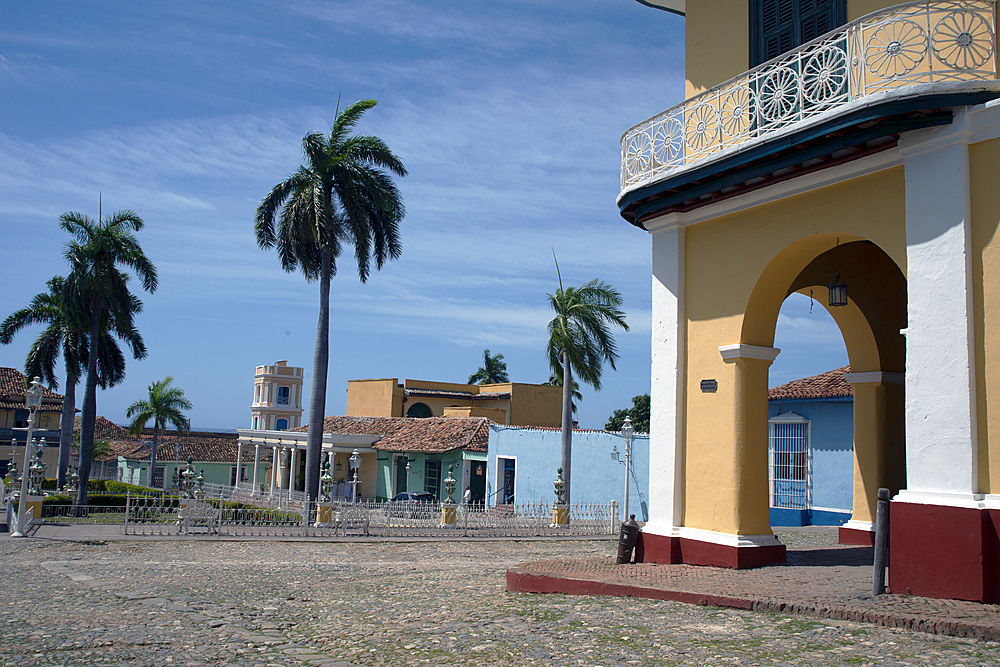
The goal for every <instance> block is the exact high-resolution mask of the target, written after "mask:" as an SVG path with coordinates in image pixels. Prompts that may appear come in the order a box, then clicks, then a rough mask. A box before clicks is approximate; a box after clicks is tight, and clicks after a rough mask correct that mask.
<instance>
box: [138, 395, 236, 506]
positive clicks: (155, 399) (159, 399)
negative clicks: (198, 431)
mask: <svg viewBox="0 0 1000 667" xmlns="http://www.w3.org/2000/svg"><path fill="white" fill-rule="evenodd" d="M173 381H174V379H173V378H172V377H170V376H169V375H168V376H167V377H166V378H164V379H162V380H158V381H156V382H153V384H151V385H149V387H147V390H148V391H149V396H147V397H146V399H145V400H140V401H135V402H134V403H132V405H130V406H128V410H126V411H125V416H126V417H128V418H129V419H131V420H132V421H131V423H129V425H128V428H129V431H131V432H132V434H133V435H135V436H136V437H140V436H142V430H143V429H144V428H146V422H148V421H149V420H150V419H152V420H153V447H152V449H150V451H149V472H148V473H147V474H146V486H148V487H150V488H152V487H153V472H154V471H155V470H156V448H157V446H158V445H159V444H160V430H161V429H162V428H163V427H165V426H166V425H167V423H168V422H169V423H171V424H173V425H174V428H176V429H177V430H178V431H187V430H188V429H189V428H190V422H189V421H188V419H187V417H185V416H184V415H183V414H182V413H181V411H182V410H190V409H192V408H193V407H194V406H193V405H191V401H189V400H188V399H187V398H185V396H184V390H183V389H181V388H180V387H172V386H171V384H172V383H173ZM236 465H239V462H237V464H236Z"/></svg>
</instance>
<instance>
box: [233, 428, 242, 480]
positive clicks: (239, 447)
mask: <svg viewBox="0 0 1000 667" xmlns="http://www.w3.org/2000/svg"><path fill="white" fill-rule="evenodd" d="M241 465H243V441H242V440H237V441H236V484H234V485H233V486H234V487H235V488H236V490H237V491H238V490H239V488H240V466H241Z"/></svg>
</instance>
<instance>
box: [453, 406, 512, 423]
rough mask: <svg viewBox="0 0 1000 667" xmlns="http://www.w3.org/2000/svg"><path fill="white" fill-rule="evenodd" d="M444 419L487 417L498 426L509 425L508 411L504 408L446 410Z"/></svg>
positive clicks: (477, 407)
mask: <svg viewBox="0 0 1000 667" xmlns="http://www.w3.org/2000/svg"><path fill="white" fill-rule="evenodd" d="M442 416H443V417H486V418H487V419H489V420H491V421H494V422H496V423H497V424H506V423H507V411H506V410H504V409H503V408H484V407H479V406H476V407H465V408H457V407H456V408H445V409H444V410H443V414H442Z"/></svg>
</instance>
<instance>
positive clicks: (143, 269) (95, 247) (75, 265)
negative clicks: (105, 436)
mask: <svg viewBox="0 0 1000 667" xmlns="http://www.w3.org/2000/svg"><path fill="white" fill-rule="evenodd" d="M59 221H60V226H61V227H62V229H63V230H65V231H67V232H69V233H70V234H71V235H72V236H73V240H72V241H70V242H69V243H68V244H66V251H65V253H64V254H65V257H66V261H68V262H69V265H70V272H69V275H68V276H67V277H66V282H65V284H64V285H63V303H64V304H65V308H66V311H67V312H68V313H69V315H70V319H71V321H72V322H73V325H74V326H75V327H77V328H81V329H83V330H84V331H87V339H88V341H89V346H90V349H95V348H96V349H98V354H91V355H88V357H87V382H86V384H85V385H84V395H83V413H82V414H81V416H80V469H79V475H80V491H79V495H78V496H77V504H78V505H86V504H87V486H88V482H89V481H90V467H91V457H92V456H93V450H94V428H95V424H96V421H97V386H98V384H99V374H98V368H97V360H98V358H99V357H100V356H101V352H100V350H101V345H102V337H101V332H102V331H107V332H108V333H110V334H113V335H114V336H116V337H118V338H120V339H121V340H122V341H124V342H125V343H126V344H127V345H128V346H129V347H130V348H131V351H132V356H133V357H134V358H135V359H142V358H144V357H145V356H146V346H145V344H144V343H143V341H142V337H141V336H140V335H139V332H138V330H137V329H136V328H135V315H136V314H137V313H139V312H141V311H142V302H141V301H140V300H139V299H138V298H136V296H135V295H134V294H132V292H130V291H129V289H128V281H129V274H128V273H126V272H125V271H124V270H123V268H128V269H131V270H132V271H134V272H135V275H136V277H137V278H138V279H139V281H140V283H141V284H142V287H143V289H145V290H146V291H147V292H154V291H156V286H157V275H156V267H155V266H153V263H152V262H151V261H149V258H148V257H146V254H145V253H144V252H143V251H142V247H141V246H140V245H139V241H138V240H137V239H136V237H135V235H134V234H133V232H138V231H139V230H141V229H142V227H143V225H144V223H143V221H142V218H140V217H139V216H138V214H136V212H135V211H129V210H124V211H119V212H117V213H113V214H111V215H108V216H105V218H104V219H103V220H92V219H91V218H89V217H87V216H85V215H82V214H80V213H75V212H73V213H64V214H63V215H61V216H60V217H59ZM122 367H123V368H124V360H123V361H122ZM123 373H124V370H123Z"/></svg>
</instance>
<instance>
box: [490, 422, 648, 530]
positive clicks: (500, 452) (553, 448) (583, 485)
mask: <svg viewBox="0 0 1000 667" xmlns="http://www.w3.org/2000/svg"><path fill="white" fill-rule="evenodd" d="M561 441H562V431H560V430H558V429H542V428H530V427H522V426H502V425H498V424H490V445H489V457H488V461H487V473H486V474H487V478H486V492H487V495H488V496H489V497H490V501H489V503H490V504H491V505H493V504H496V502H497V501H496V497H495V496H494V494H496V493H497V489H498V486H497V480H500V486H501V487H502V486H503V466H502V465H500V467H499V468H498V465H499V464H498V459H503V458H513V459H515V461H516V464H515V465H516V469H515V489H514V490H515V502H538V501H539V500H544V501H546V502H551V501H553V500H555V497H556V496H555V491H554V489H553V486H552V482H553V481H555V478H556V470H557V469H558V468H559V458H560V456H559V451H560V444H561ZM612 447H617V448H618V451H619V458H620V459H621V460H622V462H621V463H618V462H616V461H614V460H612V458H611V450H612ZM624 460H625V441H624V440H623V439H622V437H621V436H620V435H619V434H618V433H609V432H607V431H589V430H577V431H573V458H572V461H573V470H572V484H573V493H572V498H571V500H572V502H573V503H574V504H576V503H609V502H611V501H612V500H617V501H618V506H619V512H620V513H621V512H623V511H624V507H623V503H624V501H625V464H624ZM632 472H633V478H632V480H631V486H630V487H629V506H630V510H629V512H630V513H631V514H635V517H636V520H638V521H646V520H648V517H649V509H648V506H647V503H648V499H649V436H648V435H646V434H636V436H635V438H634V439H633V440H632ZM622 518H624V517H622Z"/></svg>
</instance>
